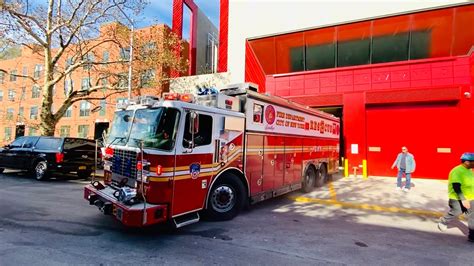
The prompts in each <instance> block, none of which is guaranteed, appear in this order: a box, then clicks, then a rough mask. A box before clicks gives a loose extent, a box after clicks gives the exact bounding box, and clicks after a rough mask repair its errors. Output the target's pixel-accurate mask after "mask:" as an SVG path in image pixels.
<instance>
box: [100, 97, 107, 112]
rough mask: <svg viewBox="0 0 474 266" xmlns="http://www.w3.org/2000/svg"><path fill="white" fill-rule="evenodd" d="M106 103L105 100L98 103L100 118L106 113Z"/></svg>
mask: <svg viewBox="0 0 474 266" xmlns="http://www.w3.org/2000/svg"><path fill="white" fill-rule="evenodd" d="M106 104H107V103H106V101H105V100H101V101H100V111H99V115H100V116H104V115H105V113H106V111H107V105H106Z"/></svg>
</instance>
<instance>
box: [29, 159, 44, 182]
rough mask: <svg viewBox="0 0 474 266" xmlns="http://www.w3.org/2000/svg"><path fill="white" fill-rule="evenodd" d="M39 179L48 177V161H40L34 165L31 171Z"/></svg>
mask: <svg viewBox="0 0 474 266" xmlns="http://www.w3.org/2000/svg"><path fill="white" fill-rule="evenodd" d="M31 172H32V173H33V175H34V177H35V178H36V180H38V181H42V180H46V179H48V164H47V163H46V161H39V162H37V163H36V164H35V165H34V168H33V169H32V171H31Z"/></svg>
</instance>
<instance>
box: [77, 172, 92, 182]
mask: <svg viewBox="0 0 474 266" xmlns="http://www.w3.org/2000/svg"><path fill="white" fill-rule="evenodd" d="M91 174H92V171H77V176H78V177H79V178H81V179H86V180H87V179H89V178H90V177H91Z"/></svg>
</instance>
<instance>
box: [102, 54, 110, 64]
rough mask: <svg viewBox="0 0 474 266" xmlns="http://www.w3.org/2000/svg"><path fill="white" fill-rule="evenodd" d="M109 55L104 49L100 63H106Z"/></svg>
mask: <svg viewBox="0 0 474 266" xmlns="http://www.w3.org/2000/svg"><path fill="white" fill-rule="evenodd" d="M109 57H110V54H109V52H108V51H104V52H103V53H102V63H108V62H109Z"/></svg>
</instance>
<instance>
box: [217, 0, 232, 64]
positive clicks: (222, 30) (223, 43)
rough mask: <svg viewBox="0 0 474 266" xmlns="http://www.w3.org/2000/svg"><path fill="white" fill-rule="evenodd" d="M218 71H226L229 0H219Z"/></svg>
mask: <svg viewBox="0 0 474 266" xmlns="http://www.w3.org/2000/svg"><path fill="white" fill-rule="evenodd" d="M219 23H220V24H219V56H218V63H217V71H218V72H226V71H227V40H228V37H229V0H221V2H220V14H219Z"/></svg>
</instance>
